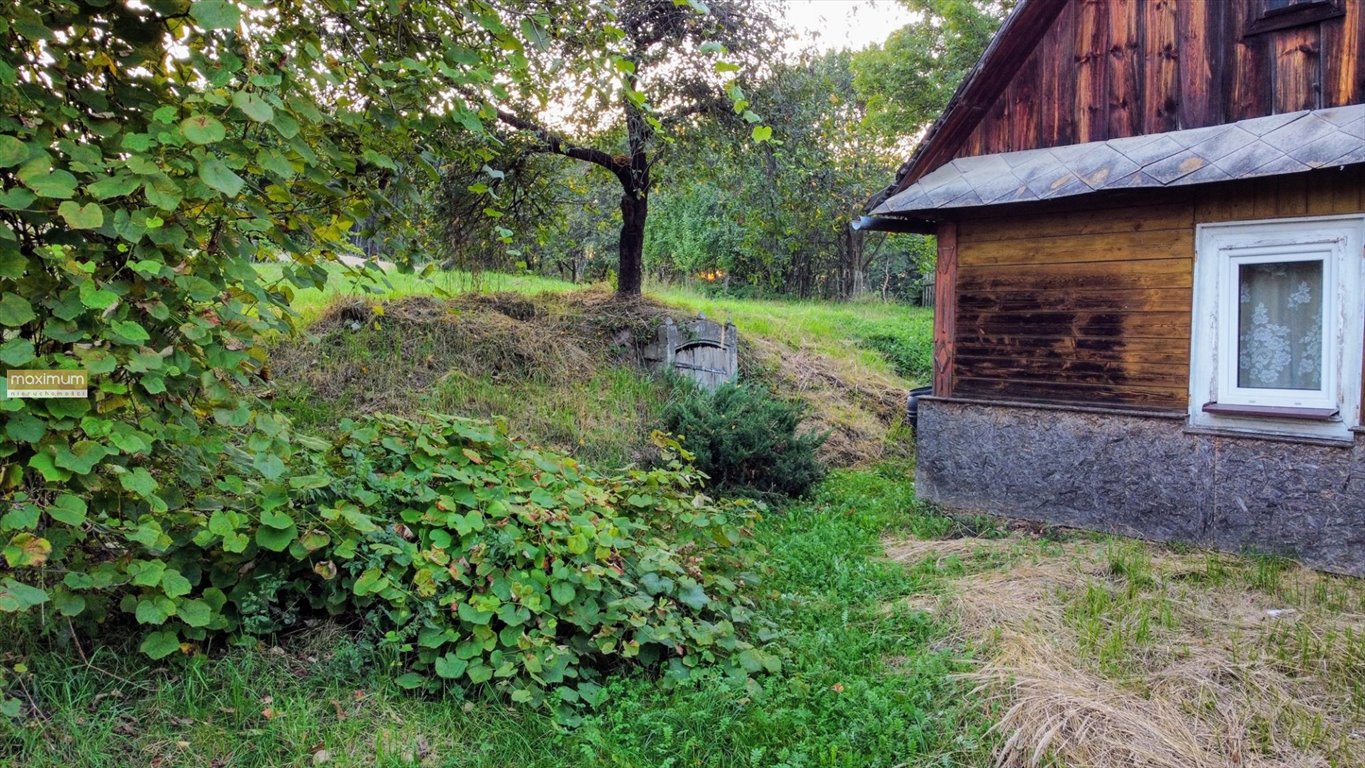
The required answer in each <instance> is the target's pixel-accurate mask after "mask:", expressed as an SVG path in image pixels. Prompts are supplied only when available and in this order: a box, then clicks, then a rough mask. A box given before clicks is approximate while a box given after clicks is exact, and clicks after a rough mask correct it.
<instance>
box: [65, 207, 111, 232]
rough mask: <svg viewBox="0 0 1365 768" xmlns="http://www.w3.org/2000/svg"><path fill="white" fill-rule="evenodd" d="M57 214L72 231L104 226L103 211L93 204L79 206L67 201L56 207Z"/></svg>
mask: <svg viewBox="0 0 1365 768" xmlns="http://www.w3.org/2000/svg"><path fill="white" fill-rule="evenodd" d="M57 214H58V215H60V216H61V217H62V218H63V219H66V224H67V226H69V227H71V228H72V229H99V228H100V227H102V226H104V211H102V210H100V207H99V205H97V204H95V203H86V204H85V205H79V204H77V203H76V202H75V201H73V200H67V201H66V202H64V203H62V204H61V205H59V206H57Z"/></svg>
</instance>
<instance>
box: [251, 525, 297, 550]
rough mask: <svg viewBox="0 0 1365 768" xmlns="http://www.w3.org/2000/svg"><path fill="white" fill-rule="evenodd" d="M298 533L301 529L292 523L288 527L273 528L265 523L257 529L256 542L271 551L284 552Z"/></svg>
mask: <svg viewBox="0 0 1365 768" xmlns="http://www.w3.org/2000/svg"><path fill="white" fill-rule="evenodd" d="M298 535H299V529H298V528H297V527H295V526H292V525H291V526H289V527H288V528H271V527H270V526H268V525H263V526H261V527H260V528H257V529H256V543H257V544H260V545H261V546H262V547H263V548H265V549H268V550H270V551H271V552H283V551H285V550H286V549H288V548H289V544H290V543H291V542H293V541H294V539H296V538H298Z"/></svg>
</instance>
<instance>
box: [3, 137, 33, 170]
mask: <svg viewBox="0 0 1365 768" xmlns="http://www.w3.org/2000/svg"><path fill="white" fill-rule="evenodd" d="M27 159H28V145H26V144H24V142H22V141H20V140H18V139H16V138H15V137H13V136H0V168H9V167H12V166H15V165H18V164H20V163H22V162H24V161H25V160H27Z"/></svg>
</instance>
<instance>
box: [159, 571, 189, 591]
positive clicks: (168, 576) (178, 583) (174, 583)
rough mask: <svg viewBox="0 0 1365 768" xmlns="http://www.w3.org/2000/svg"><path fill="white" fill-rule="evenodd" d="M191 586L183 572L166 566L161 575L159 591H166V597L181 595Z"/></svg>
mask: <svg viewBox="0 0 1365 768" xmlns="http://www.w3.org/2000/svg"><path fill="white" fill-rule="evenodd" d="M191 589H193V587H192V586H191V585H190V580H189V579H187V578H185V576H184V574H182V573H180V571H177V570H175V569H173V568H167V569H166V572H165V573H163V574H162V575H161V591H163V592H165V593H166V597H183V596H185V595H188V594H189V593H190V590H191Z"/></svg>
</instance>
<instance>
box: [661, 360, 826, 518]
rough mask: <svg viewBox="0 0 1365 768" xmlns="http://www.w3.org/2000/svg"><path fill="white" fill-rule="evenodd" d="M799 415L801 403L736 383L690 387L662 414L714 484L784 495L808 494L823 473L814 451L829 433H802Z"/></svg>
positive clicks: (669, 427)
mask: <svg viewBox="0 0 1365 768" xmlns="http://www.w3.org/2000/svg"><path fill="white" fill-rule="evenodd" d="M801 417H802V409H801V407H800V405H798V404H795V403H789V402H786V401H783V400H779V399H777V398H775V397H773V396H772V395H771V394H769V393H768V392H767V391H766V390H764V389H762V388H759V387H752V386H743V385H737V384H726V385H724V386H722V387H721V388H720V389H717V390H716V391H715V392H714V393H707V392H705V391H702V390H699V389H698V390H692V391H690V392H689V393H688V394H686V395H684V396H683V397H681V398H679V399H677V400H675V401H674V402H673V403H671V404H670V405H669V407H668V408H667V410H666V411H665V414H664V419H665V424H666V425H667V429H668V431H670V432H672V433H673V434H676V435H679V436H680V439H681V440H682V441H683V445H685V446H686V447H687V450H688V451H690V452H691V453H692V454H693V455H694V457H695V462H696V466H697V468H698V469H700V470H701V471H703V472H705V473H706V474H707V476H708V477H710V478H711V483H712V485H713V486H715V487H723V488H732V489H750V490H754V491H758V492H760V493H775V494H782V495H785V496H800V495H802V494H804V493H805V492H806V491H807V490H808V489H809V488H810V487H811V486H812V485H814V484H815V483H816V482H817V481H819V480H820V478H821V477H823V476H824V467H823V466H822V465H821V464H820V461H819V460H818V459H817V458H816V455H815V454H816V451H817V450H819V448H820V446H821V445H823V444H824V442H825V438H826V437H827V435H825V434H822V433H813V432H807V433H805V434H798V433H797V431H796V428H797V426H798V425H799V424H800V423H801Z"/></svg>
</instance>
